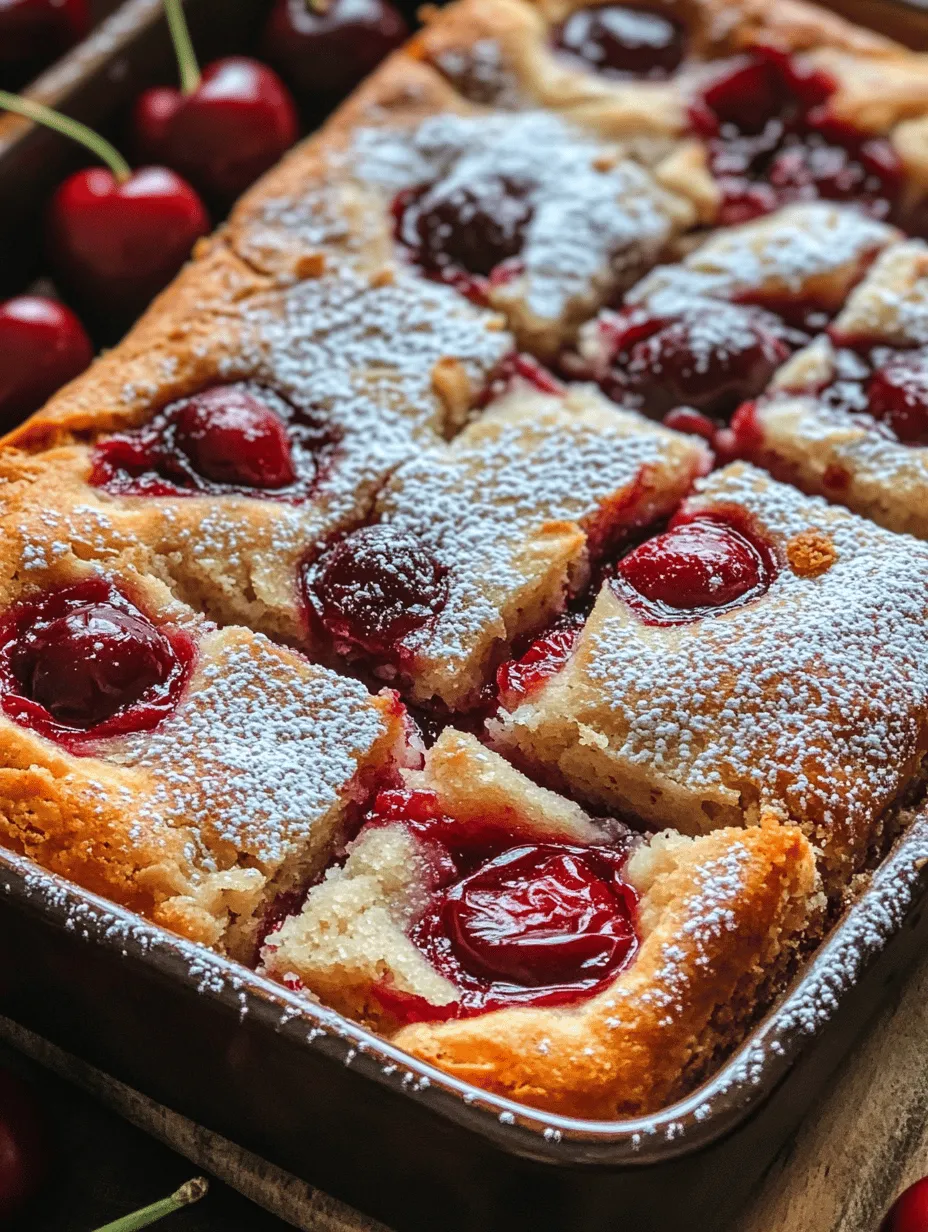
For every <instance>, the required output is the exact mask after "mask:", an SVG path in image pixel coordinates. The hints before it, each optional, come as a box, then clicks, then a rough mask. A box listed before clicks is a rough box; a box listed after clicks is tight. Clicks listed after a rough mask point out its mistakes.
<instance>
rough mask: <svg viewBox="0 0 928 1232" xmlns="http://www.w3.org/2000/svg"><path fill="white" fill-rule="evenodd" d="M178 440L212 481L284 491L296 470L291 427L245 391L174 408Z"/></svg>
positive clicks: (211, 393)
mask: <svg viewBox="0 0 928 1232" xmlns="http://www.w3.org/2000/svg"><path fill="white" fill-rule="evenodd" d="M172 418H173V426H174V442H175V444H176V445H177V447H178V448H179V449H181V450H182V451H183V452H184V453H185V454H186V455H187V457H188V458H189V459H190V461H191V463H192V464H193V467H194V469H195V470H196V471H197V472H198V473H199V474H201V475H203V476H204V478H206V479H210V480H212V481H213V482H214V483H228V484H236V485H242V486H245V487H254V488H283V487H286V485H287V484H291V483H294V482H295V480H296V472H295V470H294V468H293V459H292V457H291V453H290V440H289V437H288V435H287V428H286V425H285V424H284V422H283V420H281V418H280V416H279V415H275V414H274V412H273V411H272V410H271V408H270V407H269V406H268V405H267V404H266V403H264V402H262V401H261V400H260V399H259V398H257V397H255V395H254V394H252V393H249V392H248V391H247V390H244V389H241V388H236V387H228V388H224V387H222V386H219V387H217V388H215V389H208V390H205V391H204V392H203V393H201V394H197V396H196V397H194V398H188V399H187V400H186V401H184V402H182V403H180V405H179V406H177V407H176V408H175V411H174V415H173V417H172Z"/></svg>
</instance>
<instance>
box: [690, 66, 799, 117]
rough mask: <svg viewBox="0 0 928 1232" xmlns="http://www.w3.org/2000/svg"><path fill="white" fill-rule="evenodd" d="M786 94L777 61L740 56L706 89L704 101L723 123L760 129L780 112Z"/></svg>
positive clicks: (703, 96)
mask: <svg viewBox="0 0 928 1232" xmlns="http://www.w3.org/2000/svg"><path fill="white" fill-rule="evenodd" d="M784 96H785V92H784V89H783V83H782V80H781V78H780V75H779V74H778V73H777V71H776V68H775V66H774V65H773V64H771V63H770V62H769V61H767V60H764V59H757V58H755V57H753V56H739V57H738V58H737V59H736V60H735V61H734V62H733V63H732V64H730V65H729V66H728V67H727V69H726V71H725V72H724V73H723V74H722V75H721V76H719V77H717V78H716V79H715V81H713V82H712V83H711V84H710V85H709V86H708V87H707V88H706V89H705V90H704V91H703V94H702V101H703V102H704V103H705V105H706V106H707V107H708V108H709V109H710V110H711V111H712V113H713V114H714V115H715V117H716V119H717V120H718V122H719V123H720V124H731V125H734V126H735V127H736V128H737V129H739V130H740V131H741V132H743V133H756V132H759V131H760V130H761V129H762V128H763V127H764V125H765V124H766V123H767V121H768V120H770V119H772V118H773V117H774V116H777V115H778V114H779V112H780V109H781V108H782V106H783V102H784Z"/></svg>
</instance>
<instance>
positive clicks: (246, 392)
mask: <svg viewBox="0 0 928 1232" xmlns="http://www.w3.org/2000/svg"><path fill="white" fill-rule="evenodd" d="M334 443H335V442H334V439H333V437H332V436H331V434H330V433H328V432H327V431H326V429H325V427H324V425H323V424H322V423H321V422H320V421H319V420H318V419H316V418H314V417H313V416H312V415H310V414H306V413H303V412H299V411H297V409H296V408H295V407H293V406H291V405H290V403H288V402H286V401H285V400H284V399H283V398H281V397H280V396H279V395H278V394H275V393H274V392H273V391H271V390H268V389H263V388H261V387H259V386H251V385H244V384H240V385H217V386H214V387H213V388H211V389H206V390H204V391H203V392H202V393H199V394H195V395H194V396H193V397H190V398H183V399H182V400H181V401H179V402H175V403H173V404H172V405H171V406H168V407H166V408H165V410H163V411H161V412H160V413H159V414H157V415H155V416H154V418H153V419H151V420H150V421H149V422H148V423H147V424H145V425H144V426H143V427H141V428H138V429H136V430H134V431H131V432H123V433H119V434H118V435H116V436H111V437H109V438H107V439H106V440H104V441H101V442H100V444H99V445H98V446H97V448H96V450H95V453H94V465H93V470H92V473H91V483H93V484H95V485H96V486H97V487H104V488H106V489H107V491H110V492H118V493H121V494H124V495H135V496H184V495H188V496H189V495H195V494H197V493H203V492H209V493H216V494H219V493H228V494H231V493H237V494H242V495H248V496H256V497H263V498H265V499H277V500H286V501H289V502H298V501H301V500H305V499H306V497H307V496H308V495H309V494H310V493H311V492H312V490H313V487H314V485H315V483H316V482H317V480H318V478H319V476H320V472H321V471H322V470H323V469H324V467H325V465H326V462H327V460H328V458H329V455H330V453H331V451H332V448H333V446H334Z"/></svg>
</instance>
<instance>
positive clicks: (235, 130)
mask: <svg viewBox="0 0 928 1232" xmlns="http://www.w3.org/2000/svg"><path fill="white" fill-rule="evenodd" d="M133 122H134V129H135V137H136V143H137V146H138V148H139V151H140V154H141V156H142V158H143V159H144V160H145V161H147V162H153V163H164V164H165V165H166V166H168V167H173V168H174V170H175V171H178V172H180V174H181V175H183V176H184V177H185V178H186V179H187V180H189V182H190V183H191V184H193V185H195V186H196V187H197V188H198V189H199V190H200V191H201V192H202V193H204V194H205V195H206V196H208V197H211V198H217V199H219V200H221V201H224V202H227V201H231V200H234V198H235V197H237V196H239V195H240V194H241V193H242V192H244V191H245V189H246V188H248V186H249V185H250V184H253V183H254V181H255V180H256V179H257V178H258V176H260V175H262V174H263V173H264V172H265V171H267V169H268V168H269V167H272V166H273V165H274V163H276V162H277V160H278V159H279V158H280V156H281V155H282V154H283V153H284V151H285V150H287V149H289V147H290V146H291V145H293V143H294V141H296V138H297V134H298V132H299V124H298V121H297V115H296V107H295V106H294V103H293V100H292V98H291V97H290V94H289V91H288V90H287V88H286V86H285V85H284V84H283V82H282V81H281V80H280V78H279V77H278V76H277V74H276V73H275V72H273V71H272V70H271V69H269V68H268V67H267V66H266V65H264V64H260V63H259V62H258V61H257V60H250V59H247V58H246V57H244V56H232V57H229V58H228V59H224V60H216V61H214V62H213V63H212V64H208V65H206V67H205V68H204V69H203V73H202V76H201V78H200V83H199V85H198V86H197V87H196V89H194V90H192V91H190V92H189V93H184V92H183V91H181V90H172V89H169V88H166V87H156V88H154V89H151V90H146V91H145V92H144V93H143V94H141V95H140V96H139V99H138V101H137V103H136V106H135V112H134V116H133Z"/></svg>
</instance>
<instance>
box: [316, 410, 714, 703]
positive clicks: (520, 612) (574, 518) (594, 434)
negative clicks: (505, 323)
mask: <svg viewBox="0 0 928 1232" xmlns="http://www.w3.org/2000/svg"><path fill="white" fill-rule="evenodd" d="M707 465H708V455H707V452H706V450H705V449H704V447H703V446H702V444H701V443H700V442H698V441H696V440H694V439H693V438H689V437H684V436H682V435H680V434H678V433H672V432H668V431H667V430H666V429H663V428H660V427H658V426H656V425H654V424H651V423H649V422H648V421H647V420H644V419H642V418H640V417H639V416H636V415H634V414H630V413H627V412H622V411H620V410H619V409H618V408H616V407H614V406H613V405H612V404H611V403H609V402H607V401H606V400H605V399H604V398H602V397H600V396H599V395H598V394H597V393H595V392H594V391H592V390H590V389H583V388H577V389H574V390H571V391H569V392H567V393H564V394H553V393H551V394H545V393H541V392H540V391H537V390H530V389H526V388H522V389H520V390H516V391H515V392H513V393H511V394H509V395H507V396H504V397H502V398H501V399H499V400H497V401H496V402H495V403H493V404H492V405H491V406H490V408H489V409H488V410H487V411H486V412H485V413H484V414H483V415H482V416H481V417H480V418H479V419H477V420H475V421H474V422H473V423H472V424H470V425H469V426H468V427H467V428H465V429H464V431H463V432H462V433H461V434H460V435H459V436H457V437H456V438H455V439H454V440H453V441H452V442H451V444H450V445H448V446H447V447H444V448H440V449H435V450H431V451H427V452H423V453H422V454H421V455H420V456H419V457H417V458H415V459H411V460H410V461H408V462H406V463H404V464H403V465H402V466H401V467H399V469H398V470H397V471H396V472H395V474H394V475H393V477H392V478H391V479H390V481H389V482H388V483H387V484H386V485H385V487H384V489H383V490H382V492H381V493H380V495H379V497H378V499H377V502H376V504H375V507H374V521H373V523H372V524H371V525H370V526H367V527H365V528H364V529H363V530H361V531H359V532H357V533H356V534H355V535H354V536H348V537H347V538H346V539H344V540H341V541H339V542H337V543H336V545H335V546H334V547H333V548H332V549H331V550H330V552H329V553H327V554H324V555H323V556H322V557H320V558H319V560H318V561H315V562H313V563H312V565H311V566H310V567H309V568H308V570H307V572H306V574H305V579H304V585H305V591H306V595H307V603H308V605H309V606H310V607H311V608H312V610H313V611H314V612H315V614H316V618H317V621H318V622H319V623H320V624H321V625H322V626H323V628H324V629H325V631H327V633H328V634H329V636H330V637H331V638H332V639H333V645H334V648H335V650H336V651H338V652H340V653H342V654H344V655H346V656H347V657H349V658H350V659H352V660H353V661H356V662H359V663H361V664H367V666H368V667H369V668H370V670H372V671H373V673H374V675H375V677H376V678H378V679H382V680H385V681H389V682H391V683H392V682H395V683H396V684H397V685H398V687H400V688H401V690H402V691H403V692H404V695H405V696H408V697H409V698H411V699H412V700H414V701H416V702H418V703H420V704H428V705H433V706H437V707H438V708H439V710H442V709H450V710H459V709H470V708H473V707H474V706H475V705H477V704H479V703H480V702H481V700H483V698H484V696H485V691H486V688H487V686H488V685H490V684H492V680H493V673H494V671H495V669H496V667H497V665H498V664H499V662H500V661H501V660H502V659H503V658H504V657H505V656H506V654H507V652H508V649H509V648H510V647H511V646H512V644H513V642H514V641H517V640H518V639H519V638H521V637H524V636H526V635H531V634H533V633H535V632H537V631H538V630H539V629H541V628H543V627H544V626H545V625H546V624H547V623H548V622H549V621H550V620H551V619H552V618H553V617H554V616H556V615H557V614H558V613H560V612H561V611H563V609H564V607H565V605H566V603H567V601H568V599H569V598H570V597H571V596H572V595H573V594H575V593H576V592H577V591H578V590H580V589H582V588H583V587H584V586H585V585H586V583H587V581H588V579H589V576H590V570H591V567H592V566H593V565H594V564H595V563H596V561H597V560H598V559H599V558H600V557H601V556H602V554H603V552H604V551H605V550H606V549H607V548H608V547H609V546H611V545H614V544H616V543H618V542H620V541H621V540H622V538H623V537H624V536H627V535H628V534H630V533H634V532H637V531H638V530H639V528H641V527H642V526H646V525H648V524H649V523H651V522H653V521H655V520H657V519H659V518H662V517H666V516H668V515H669V514H670V513H671V512H672V511H673V510H674V509H675V508H676V506H677V505H678V504H679V502H680V500H681V499H682V498H683V496H684V495H685V494H686V492H687V491H688V490H689V488H690V485H691V483H692V481H693V478H694V477H695V476H696V475H697V474H700V473H702V472H703V471H704V470H705V469H706V467H707ZM394 608H395V609H396V613H395V615H396V619H395V620H394V618H393V613H394Z"/></svg>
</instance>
